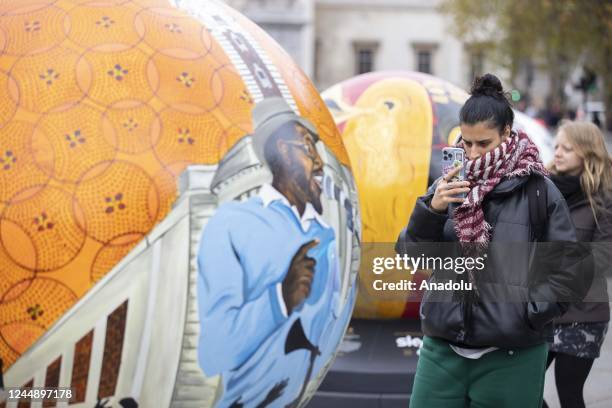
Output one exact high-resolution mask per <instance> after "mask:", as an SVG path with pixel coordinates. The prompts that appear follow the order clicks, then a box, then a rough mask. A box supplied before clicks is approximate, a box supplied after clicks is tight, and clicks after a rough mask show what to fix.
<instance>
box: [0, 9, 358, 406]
mask: <svg viewBox="0 0 612 408" xmlns="http://www.w3.org/2000/svg"><path fill="white" fill-rule="evenodd" d="M177 186H178V188H177ZM359 217H360V216H359V205H358V202H357V194H356V190H355V185H354V182H353V178H352V174H351V170H350V165H349V161H348V155H347V153H346V151H345V149H344V146H343V143H342V140H341V137H340V134H339V133H338V131H337V129H336V127H335V125H334V122H333V119H332V117H331V115H330V113H329V111H328V109H327V107H326V106H325V104H324V103H323V101H322V100H321V98H320V97H319V95H318V93H317V91H316V89H315V87H314V86H313V85H312V83H311V82H310V81H309V80H308V79H307V77H306V76H305V75H304V74H303V73H302V72H301V71H300V70H299V68H298V67H297V66H296V65H295V63H293V62H292V61H291V59H290V58H289V57H288V56H287V54H286V53H285V52H284V51H283V50H282V49H281V48H280V47H279V46H278V45H277V44H276V43H275V42H274V41H273V40H272V39H271V38H270V37H268V36H267V35H266V34H265V33H264V32H263V31H262V30H261V29H260V28H259V27H257V26H256V25H255V24H253V23H252V22H250V21H249V20H248V19H246V18H245V17H244V16H242V15H240V14H239V13H237V12H236V11H234V10H232V9H231V8H229V7H227V6H226V5H224V4H223V3H222V2H219V1H206V2H201V1H193V0H190V1H180V0H177V1H174V2H171V1H165V0H94V1H80V0H58V1H55V0H36V1H34V0H26V1H21V0H11V1H3V2H2V3H1V4H0V276H1V279H0V373H1V374H2V375H0V378H1V379H2V380H3V382H4V385H5V386H6V387H25V386H33V387H38V386H62V387H70V388H71V389H72V390H73V395H72V397H71V398H70V401H69V404H70V405H71V406H72V405H74V406H87V407H93V406H138V405H140V406H169V405H172V404H180V403H183V402H185V401H192V402H193V401H195V402H194V403H196V404H198V406H205V407H206V406H210V407H213V406H218V407H229V406H232V407H238V406H244V407H264V406H294V407H297V406H302V405H304V403H305V402H306V401H307V400H308V399H309V398H310V397H311V396H312V394H313V393H314V391H315V390H316V388H317V386H318V384H319V383H320V381H321V380H322V378H323V376H324V374H325V372H326V370H327V369H328V367H329V365H330V363H331V360H332V358H333V355H334V354H335V351H336V349H337V346H338V343H339V342H340V339H341V337H342V335H343V333H344V330H345V329H346V326H347V324H348V320H349V318H350V315H351V311H352V307H353V304H354V300H355V279H356V274H357V268H358V264H359V254H360V252H359V241H360V228H361V223H360V218H359ZM246 333H248V334H249V335H247V334H246ZM249 367H250V368H249ZM0 401H1V400H0ZM2 404H3V403H2V402H0V406H2ZM11 404H12V402H8V406H12V405H11ZM129 404H132V405H129ZM134 404H135V405H134Z"/></svg>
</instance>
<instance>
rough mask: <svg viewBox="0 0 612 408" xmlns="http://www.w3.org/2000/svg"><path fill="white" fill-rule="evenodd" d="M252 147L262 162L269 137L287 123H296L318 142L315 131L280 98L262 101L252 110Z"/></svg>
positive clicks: (310, 124)
mask: <svg viewBox="0 0 612 408" xmlns="http://www.w3.org/2000/svg"><path fill="white" fill-rule="evenodd" d="M252 116H253V128H254V129H255V131H254V132H253V145H254V147H255V152H256V153H257V156H258V157H259V158H260V159H261V160H264V153H263V151H264V146H265V145H266V142H267V141H268V139H269V138H270V136H271V135H272V134H273V133H274V131H276V130H277V129H278V128H279V127H281V126H282V125H284V124H285V123H287V122H297V123H299V124H300V125H302V126H304V127H305V128H306V129H307V130H308V131H309V132H310V133H312V135H313V136H314V138H315V141H317V140H319V134H318V132H317V129H316V128H315V127H314V125H313V124H312V123H310V121H309V120H307V119H306V118H303V117H301V116H298V115H296V114H295V112H294V111H293V109H291V107H290V106H289V105H288V104H287V102H285V100H284V99H283V98H281V97H272V98H266V99H263V100H261V101H259V102H257V104H255V107H254V108H253V112H252Z"/></svg>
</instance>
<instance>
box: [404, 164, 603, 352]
mask: <svg viewBox="0 0 612 408" xmlns="http://www.w3.org/2000/svg"><path fill="white" fill-rule="evenodd" d="M532 177H540V176H532ZM529 179H530V177H518V178H512V179H505V180H502V181H501V182H500V183H499V184H498V185H497V186H496V187H495V188H494V190H493V191H491V192H490V193H489V194H488V195H487V196H486V197H485V201H484V203H483V210H484V215H485V220H486V221H487V222H488V223H489V224H490V225H491V226H492V227H493V230H492V232H491V242H490V244H489V249H488V252H487V260H486V268H485V269H484V270H483V271H479V272H476V285H477V287H478V292H479V301H477V302H472V301H466V300H465V298H461V297H457V293H456V292H452V291H439V290H428V291H426V292H425V294H424V297H423V300H422V302H421V309H420V317H421V323H422V328H423V332H424V333H425V334H426V335H428V336H432V337H438V338H442V339H445V340H447V341H449V342H451V343H454V344H457V345H462V346H467V347H485V346H495V347H502V348H515V347H526V346H532V345H537V344H541V343H544V342H546V341H549V340H551V336H552V320H553V319H554V318H555V317H558V316H560V315H561V314H563V312H565V311H566V310H567V307H568V304H567V303H564V302H563V301H567V300H568V299H582V298H583V297H584V295H585V294H586V291H587V289H588V286H587V284H585V282H584V280H583V279H582V278H583V277H584V275H581V273H580V270H581V269H584V268H585V267H586V268H589V267H590V268H591V269H592V264H590V261H591V258H590V257H589V256H587V255H586V254H585V253H584V252H582V250H581V248H575V245H576V244H575V243H576V233H575V230H574V227H573V225H572V222H571V219H570V214H569V210H568V208H567V205H566V204H565V200H564V199H563V197H562V195H561V193H560V192H559V190H558V189H557V188H556V187H555V185H554V184H553V183H552V182H551V181H550V180H549V179H548V178H546V179H545V182H546V185H547V206H548V208H547V213H548V214H547V215H548V222H547V223H546V232H545V236H544V239H543V241H559V243H558V244H555V246H554V247H553V248H552V249H543V250H540V249H538V251H543V252H542V254H543V255H542V254H541V253H540V252H537V255H535V259H536V260H538V262H539V261H540V259H542V258H546V259H550V258H554V259H555V260H556V262H557V263H555V265H554V266H548V267H547V269H546V273H540V272H542V271H541V270H538V269H537V268H536V267H534V268H530V264H531V262H530V256H529V254H530V251H531V248H532V246H533V245H531V244H530V243H529V242H530V241H531V240H532V231H531V226H530V221H529V204H528V199H527V192H526V189H525V186H526V183H527V181H528V180H529ZM435 186H436V183H434V185H432V186H431V187H430V188H429V190H428V192H427V194H426V195H425V196H423V197H420V198H419V199H418V200H417V202H416V205H415V208H414V211H413V212H412V215H411V217H410V221H409V224H408V226H407V227H406V229H404V231H402V233H401V234H400V237H399V239H398V242H397V244H396V251H397V252H399V253H401V254H408V255H411V256H419V255H420V254H421V253H425V252H427V254H426V255H427V256H432V253H431V251H428V250H427V248H428V247H431V246H432V245H431V244H427V243H432V242H453V241H455V242H456V241H457V236H456V234H455V231H454V221H453V219H452V217H451V216H450V215H451V211H450V210H449V211H448V212H447V214H439V213H436V212H434V211H432V210H431V208H430V207H429V203H430V201H431V198H432V197H433V193H434V191H435ZM561 241H563V242H566V243H567V244H566V245H570V247H564V248H561V246H562V245H563V244H561V243H560V242H561ZM428 245H429V246H428ZM453 247H455V248H457V250H458V245H453ZM538 248H539V247H538ZM546 248H548V247H546ZM546 251H548V252H546ZM551 251H552V253H551ZM447 254H448V251H447V253H446V255H447ZM458 277H459V275H458V274H457V273H455V272H454V271H444V270H436V271H434V273H433V274H432V276H431V277H430V282H447V281H449V280H453V281H457V279H458ZM588 284H589V285H590V282H588Z"/></svg>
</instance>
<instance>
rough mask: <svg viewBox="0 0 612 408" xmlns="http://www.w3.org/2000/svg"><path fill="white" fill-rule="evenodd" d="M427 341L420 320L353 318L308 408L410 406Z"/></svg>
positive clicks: (403, 407)
mask: <svg viewBox="0 0 612 408" xmlns="http://www.w3.org/2000/svg"><path fill="white" fill-rule="evenodd" d="M422 338H423V335H422V333H421V323H420V321H418V320H365V319H353V320H352V321H351V324H350V326H349V329H348V331H347V334H346V335H345V337H344V341H343V342H342V344H341V346H340V351H339V352H338V356H337V357H336V361H335V362H334V364H333V365H332V367H331V368H330V370H329V372H328V373H327V376H326V377H325V379H324V380H323V383H322V384H321V386H320V387H319V390H318V391H317V393H316V394H315V395H314V397H313V398H312V400H311V401H310V402H309V404H308V408H328V407H329V408H332V407H333V408H343V407H347V408H396V407H398V408H399V407H402V408H406V407H408V401H409V399H410V393H411V391H412V382H413V380H414V374H415V372H416V365H417V361H418V356H417V350H418V349H419V345H420V342H421V340H422Z"/></svg>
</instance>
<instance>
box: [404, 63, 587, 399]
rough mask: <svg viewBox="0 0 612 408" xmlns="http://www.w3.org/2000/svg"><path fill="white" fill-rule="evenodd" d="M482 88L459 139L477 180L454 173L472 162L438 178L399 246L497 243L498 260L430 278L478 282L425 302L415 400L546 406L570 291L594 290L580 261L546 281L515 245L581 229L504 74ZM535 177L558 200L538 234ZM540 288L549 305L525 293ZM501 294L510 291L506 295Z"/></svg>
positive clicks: (493, 246)
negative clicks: (518, 127) (550, 359)
mask: <svg viewBox="0 0 612 408" xmlns="http://www.w3.org/2000/svg"><path fill="white" fill-rule="evenodd" d="M470 93H471V96H470V98H469V99H468V100H467V101H466V103H465V104H464V106H463V107H462V108H461V112H460V127H461V139H462V141H461V142H460V143H459V144H458V146H460V147H463V149H464V152H465V156H466V158H467V159H468V161H467V162H466V163H465V169H466V171H465V178H466V180H465V181H453V180H452V179H453V177H454V176H455V175H456V174H457V173H458V171H459V169H460V168H461V167H457V168H456V169H455V170H454V171H451V172H450V173H449V174H447V175H446V176H444V177H441V178H439V179H438V180H436V182H435V183H434V184H433V185H432V186H431V187H430V188H429V189H428V191H427V193H426V194H425V195H424V196H422V197H420V198H419V199H418V200H417V202H416V204H415V208H414V210H413V212H412V215H411V217H410V221H409V223H408V226H407V227H406V228H405V229H404V230H403V231H402V233H401V234H400V237H399V239H398V242H397V244H396V250H397V251H398V252H399V253H404V254H408V253H416V254H417V255H420V253H421V252H420V251H421V249H422V248H429V247H431V243H437V242H456V243H457V245H454V246H452V247H453V248H456V251H457V252H463V251H462V250H461V248H463V247H464V246H465V248H474V247H476V248H482V247H488V250H487V252H486V254H487V256H488V257H487V267H486V270H484V271H482V273H481V272H474V273H471V272H472V271H468V272H467V273H465V274H461V275H458V274H457V273H455V271H452V270H451V271H448V272H446V271H444V270H435V271H434V272H433V274H432V276H431V277H430V283H443V282H444V281H447V282H448V281H456V280H458V279H461V280H462V281H463V280H464V279H465V280H468V281H469V283H470V285H472V284H473V285H474V288H475V289H473V290H468V291H436V290H427V291H426V292H425V294H424V297H423V301H422V302H421V309H420V318H421V326H422V329H423V332H424V334H425V336H424V340H423V347H422V349H421V352H420V356H419V362H418V366H417V371H416V376H415V380H414V386H413V389H412V396H411V399H410V407H411V408H465V407H496V408H516V407H521V408H539V407H540V406H541V404H542V394H543V389H544V373H545V371H546V357H547V355H548V342H549V340H550V338H551V335H552V320H553V319H554V318H555V317H558V316H560V315H562V314H563V313H564V312H565V310H566V309H567V306H568V305H567V303H565V304H564V303H561V301H560V299H568V298H571V299H582V298H583V297H584V295H585V293H586V289H585V288H579V286H580V283H579V282H577V281H579V280H580V279H578V278H577V277H578V276H579V274H580V262H579V261H578V260H577V261H576V262H575V263H574V262H570V263H568V264H567V265H562V266H561V267H560V268H558V269H556V270H554V271H552V272H551V273H550V275H549V276H547V279H545V280H541V281H538V287H535V288H534V287H533V285H532V283H533V282H534V281H536V277H535V276H534V273H535V272H534V271H533V270H532V269H531V268H530V264H531V263H530V257H529V256H528V255H527V253H525V251H522V252H518V253H516V252H515V253H511V252H510V251H512V250H516V248H527V247H529V246H530V244H529V243H530V242H533V241H534V240H544V241H553V242H556V241H564V242H575V241H576V235H575V231H574V229H573V227H572V226H571V219H570V214H569V210H568V208H567V205H566V203H565V200H564V199H563V196H562V195H561V193H560V192H559V190H558V189H557V188H556V187H555V185H554V184H553V183H552V182H551V180H550V179H548V178H547V177H545V175H546V174H548V172H547V170H546V169H545V167H544V164H543V163H542V162H541V161H540V159H539V154H538V150H537V147H536V146H535V145H534V144H533V142H532V141H531V140H530V139H529V137H528V136H527V135H526V134H525V133H523V132H517V131H515V130H513V129H512V125H513V120H514V113H513V111H512V107H511V105H510V103H509V101H508V99H507V97H506V95H505V93H504V90H503V88H502V85H501V82H500V81H499V79H498V78H497V77H495V76H494V75H491V74H485V75H484V76H482V77H480V78H477V79H476V80H475V82H474V85H473V86H472V89H471V91H470ZM531 183H537V184H536V185H541V186H543V187H542V189H540V190H538V191H540V192H542V193H543V194H540V195H538V197H541V199H545V200H546V201H547V203H548V204H547V206H545V207H544V212H545V214H544V221H545V227H544V228H542V230H543V231H542V232H543V237H540V238H538V239H536V238H535V236H534V235H533V228H532V227H531V224H530V205H529V202H530V200H528V193H527V190H528V189H529V187H528V186H529V185H532V184H531ZM530 191H531V190H530ZM459 194H466V196H464V197H466V198H461V197H458V195H459ZM455 203H456V204H455ZM449 204H455V205H451V206H449ZM542 238H543V239H542ZM427 244H430V246H429V247H428V246H427ZM461 256H463V255H461ZM509 259H511V260H512V261H511V262H509V261H508V260H509ZM572 264H573V265H572ZM570 265H572V266H570ZM466 275H467V276H466ZM481 275H482V276H481ZM574 278H577V279H574ZM538 289H539V291H540V293H541V294H546V296H544V295H542V296H540V297H539V299H538V300H540V302H527V301H524V300H521V301H518V299H529V298H530V295H531V294H532V291H534V290H535V291H537V290H538ZM500 293H504V294H510V297H509V298H508V297H505V298H504V297H500V296H496V295H498V294H500ZM544 297H546V299H544ZM517 390H520V392H517Z"/></svg>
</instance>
